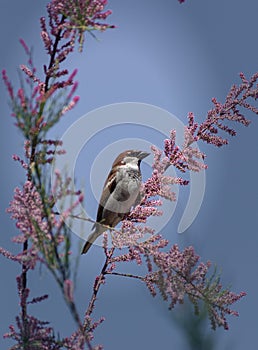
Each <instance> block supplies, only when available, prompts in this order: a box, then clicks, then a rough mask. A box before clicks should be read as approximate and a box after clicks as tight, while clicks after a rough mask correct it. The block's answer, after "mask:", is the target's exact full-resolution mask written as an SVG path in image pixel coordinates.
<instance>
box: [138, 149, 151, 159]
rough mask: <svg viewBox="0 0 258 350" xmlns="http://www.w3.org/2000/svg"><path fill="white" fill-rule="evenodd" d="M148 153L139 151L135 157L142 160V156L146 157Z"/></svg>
mask: <svg viewBox="0 0 258 350" xmlns="http://www.w3.org/2000/svg"><path fill="white" fill-rule="evenodd" d="M149 155H150V153H147V152H142V151H139V153H138V155H137V158H138V159H140V160H143V159H144V158H146V157H148V156H149Z"/></svg>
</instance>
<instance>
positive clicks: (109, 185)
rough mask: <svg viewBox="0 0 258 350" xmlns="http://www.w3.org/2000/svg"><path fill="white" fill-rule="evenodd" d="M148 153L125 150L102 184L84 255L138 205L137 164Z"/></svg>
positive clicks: (139, 179)
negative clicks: (93, 222)
mask: <svg viewBox="0 0 258 350" xmlns="http://www.w3.org/2000/svg"><path fill="white" fill-rule="evenodd" d="M149 155H150V153H147V152H144V151H139V150H126V151H124V152H122V153H120V154H119V155H118V156H117V157H116V159H115V160H114V162H113V164H112V168H111V170H110V172H109V174H108V177H107V179H106V181H105V183H104V186H103V190H102V195H101V198H100V201H99V206H98V211H97V218H96V222H95V224H94V225H93V232H92V233H91V234H90V235H89V237H88V239H87V242H86V243H85V244H84V247H83V249H82V252H81V254H86V253H87V252H88V250H89V249H90V247H91V246H92V244H93V243H94V241H95V240H96V239H97V238H98V237H99V236H100V235H101V234H102V233H104V232H105V231H107V230H108V228H109V227H110V228H114V227H115V226H116V225H117V224H118V223H119V222H120V221H121V220H123V218H124V217H125V216H126V215H127V214H129V213H130V210H131V208H132V207H133V206H135V205H136V204H138V202H139V198H140V187H141V181H142V175H141V169H140V164H141V161H142V160H143V159H144V158H146V157H147V156H149Z"/></svg>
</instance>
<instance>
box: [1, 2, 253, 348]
mask: <svg viewBox="0 0 258 350" xmlns="http://www.w3.org/2000/svg"><path fill="white" fill-rule="evenodd" d="M46 4H47V1H40V2H35V1H33V0H26V1H23V2H22V1H15V2H13V1H7V0H2V1H1V3H0V26H1V31H0V40H1V41H0V42H1V56H0V68H1V70H2V69H3V68H5V69H6V70H7V73H8V75H9V77H10V79H11V80H12V81H13V82H14V85H15V86H16V87H17V86H18V82H19V81H18V78H17V76H18V74H17V71H18V67H19V64H21V63H26V57H25V55H24V53H23V49H22V48H21V45H20V44H19V38H23V39H24V40H25V41H26V43H27V44H28V46H33V51H34V62H35V64H36V66H37V68H38V72H39V74H41V72H42V65H43V64H44V63H45V62H46V60H47V55H46V54H45V51H44V48H43V45H42V43H41V40H40V27H39V18H40V17H41V16H45V15H46V10H45V5H46ZM108 7H109V8H110V9H112V11H113V15H112V16H110V17H109V18H108V23H111V24H115V25H116V26H117V28H116V29H113V30H109V31H107V32H105V33H103V34H97V36H98V38H99V41H96V40H94V39H93V38H92V37H91V36H89V35H88V36H87V38H86V46H85V49H84V51H83V53H82V54H79V53H77V52H75V53H74V54H73V55H72V56H70V59H69V60H68V61H67V63H66V66H67V67H68V68H69V69H71V70H72V69H73V68H78V70H79V72H78V76H77V78H78V81H79V88H78V91H77V94H78V95H80V103H79V105H78V106H77V108H76V109H74V110H73V111H71V112H69V114H67V115H66V116H65V117H64V118H63V119H62V121H61V122H60V123H59V125H58V126H57V127H56V128H55V130H53V131H52V135H54V136H58V137H60V136H61V135H63V133H64V132H65V131H66V130H67V128H68V127H69V126H71V125H72V124H73V123H74V122H75V121H76V120H78V118H80V117H81V116H83V115H85V114H86V113H88V112H90V111H92V110H93V109H96V108H98V107H102V106H105V105H108V104H111V103H117V102H141V103H148V104H152V105H155V106H158V107H160V108H163V109H165V110H167V111H169V112H170V113H173V114H174V115H176V116H177V117H178V118H179V119H180V120H181V121H182V122H183V123H186V116H187V113H188V112H189V111H192V112H194V114H195V115H196V117H197V120H198V121H200V122H201V121H202V120H204V118H205V116H206V113H207V111H208V110H209V109H210V108H212V104H211V98H212V97H217V98H218V100H220V101H224V99H225V96H226V94H227V92H228V90H229V89H230V87H231V85H232V84H233V83H237V84H238V83H239V82H240V80H239V78H238V73H239V72H244V73H245V74H246V75H247V76H248V77H250V75H251V74H253V73H254V72H256V71H257V68H258V66H257V63H258V47H257V13H258V3H257V1H256V0H249V1H246V2H244V1H241V0H227V1H223V0H217V1H211V0H195V1H191V0H188V1H186V3H185V4H182V5H180V4H179V3H178V2H177V1H176V0H161V1H159V2H158V1H149V0H141V1H138V0H131V1H130V2H129V1H127V2H126V1H123V2H121V1H119V0H110V1H109V6H108ZM7 100H8V98H7V93H6V91H5V88H4V86H3V83H2V81H1V82H0V101H1V128H0V133H1V137H0V143H1V148H0V149H1V164H2V166H1V172H2V173H1V178H2V181H1V182H0V186H1V189H0V193H1V210H0V220H1V235H0V245H1V246H3V247H5V248H6V249H9V250H11V251H13V250H15V251H17V252H18V247H16V246H13V244H12V243H11V237H13V236H14V235H15V234H16V233H17V232H16V229H15V225H14V222H12V221H11V220H10V218H9V215H7V214H6V213H5V209H6V207H8V205H9V202H10V200H11V198H12V195H13V190H14V188H15V187H16V186H17V185H21V184H22V183H23V180H24V173H23V171H22V170H21V169H20V167H19V165H18V164H17V163H15V162H14V161H13V160H12V155H13V154H14V153H16V154H19V155H22V152H23V140H22V137H21V135H20V134H19V133H18V131H17V130H16V128H15V127H14V125H13V123H14V120H13V119H12V118H11V117H10V109H9V106H8V102H7ZM247 117H249V119H251V120H252V124H251V125H250V126H249V127H248V128H244V127H242V126H238V125H236V126H234V127H235V129H236V131H237V134H238V135H237V137H235V138H234V139H231V140H230V142H229V145H228V146H225V147H224V148H222V149H215V148H214V147H212V146H207V145H203V144H199V146H200V148H201V150H203V151H204V152H205V153H206V154H207V164H208V167H209V168H208V170H207V172H206V191H205V196H204V200H203V203H202V206H201V209H200V212H199V214H198V216H197V218H196V219H195V221H194V223H193V224H192V225H191V227H190V228H189V229H188V230H187V231H186V232H185V233H183V234H178V233H177V227H178V223H179V221H180V217H181V215H182V212H183V208H184V206H185V197H186V194H185V195H184V194H183V195H182V201H181V200H180V198H181V197H180V198H179V203H178V206H177V209H176V211H175V215H174V217H173V218H172V220H171V221H170V222H169V223H168V224H167V225H166V226H165V228H164V229H163V233H164V235H165V236H166V238H168V239H169V240H170V242H171V243H178V244H179V245H180V247H182V248H183V247H184V246H187V245H193V246H194V247H195V249H196V251H197V252H198V254H200V256H201V259H202V260H204V261H206V260H210V261H211V262H212V263H214V264H216V265H217V266H218V270H220V271H221V272H222V283H223V285H224V286H229V285H230V286H231V289H232V290H233V291H235V292H241V291H245V292H247V296H246V297H245V298H244V299H242V300H241V301H240V302H239V303H237V304H236V305H234V306H233V307H234V308H235V309H237V310H238V311H239V313H240V317H239V318H235V317H231V318H230V319H229V326H230V329H229V331H224V330H223V329H219V330H217V331H216V332H213V331H211V330H210V326H209V322H208V321H207V320H206V319H205V317H204V316H203V315H202V317H201V318H195V317H194V316H193V315H192V314H193V312H192V310H190V311H189V307H188V304H186V305H184V306H183V307H178V308H176V310H174V311H172V312H170V311H168V309H167V305H166V303H165V302H163V301H162V300H161V298H159V297H158V298H156V299H153V298H152V297H151V296H150V295H149V292H148V291H147V289H146V287H145V286H144V285H142V284H140V283H139V282H138V281H134V280H128V279H119V278H116V277H115V276H110V278H108V279H107V282H106V284H105V285H104V286H103V288H102V289H101V293H100V295H99V299H98V302H97V308H96V311H95V315H94V316H95V317H96V318H98V317H100V316H104V317H105V318H106V321H105V322H104V323H103V324H102V325H101V326H100V327H99V328H98V329H97V331H96V333H95V336H96V343H97V344H99V343H102V344H103V345H104V347H105V349H120V348H123V349H124V350H129V349H132V348H134V349H148V350H152V349H157V348H168V347H169V348H176V349H180V350H193V349H203V350H206V349H207V350H213V349H214V350H218V349H220V350H227V349H234V350H242V349H244V348H246V349H248V350H255V349H256V348H257V345H256V344H257V313H258V300H257V295H258V281H257V270H258V255H257V243H258V233H257V227H258V225H257V224H258V204H257V202H258V184H257V180H256V179H257V171H258V159H257V151H258V139H257V135H258V120H256V119H257V117H256V116H255V115H247ZM96 122H98V123H100V125H101V121H96ZM168 131H169V130H168ZM123 132H124V134H125V135H126V136H127V137H130V135H132V136H134V135H135V132H136V131H135V129H132V130H129V131H128V130H123ZM123 132H122V131H121V130H115V129H114V130H111V136H109V137H110V140H111V141H110V142H113V141H114V140H117V133H120V134H121V135H123ZM145 132H146V135H145ZM112 133H113V134H112ZM139 135H140V136H141V137H142V138H146V139H147V140H148V141H149V142H152V140H153V135H151V134H149V132H148V131H146V130H144V129H143V130H142V131H141V132H139ZM105 137H106V136H104V138H105ZM104 138H103V135H101V134H99V135H96V139H95V141H94V140H93V141H94V142H95V143H94V142H92V143H89V144H88V145H87V147H88V148H87V147H86V148H85V149H84V152H85V157H83V156H80V157H79V158H78V165H77V172H76V178H77V179H78V183H79V184H80V183H83V184H85V187H86V186H87V184H88V183H89V175H90V167H91V162H92V160H94V158H96V157H97V155H98V153H97V152H99V149H101V147H105V146H106V144H105V142H104V141H103V140H104ZM155 140H156V139H155ZM96 144H97V145H98V147H99V149H96V148H95V145H96ZM157 145H158V146H159V147H162V140H159V139H158V137H157ZM86 155H89V157H87V156H86ZM105 176H106V172H104V171H103V175H102V177H103V180H101V181H102V183H103V181H104V179H105ZM102 183H101V185H100V188H101V187H102ZM180 190H181V189H180ZM186 191H187V190H186ZM86 202H87V196H86ZM90 203H91V201H90ZM96 208H97V202H96V201H92V204H91V207H90V209H89V210H90V211H91V213H92V215H93V216H94V213H95V212H96ZM79 241H80V240H79V238H78V237H77V236H76V235H74V253H75V252H76V251H77V246H78V244H79ZM0 261H1V262H0V266H1V267H0V280H1V281H2V283H1V289H0V294H1V298H0V310H1V316H0V334H1V335H0V348H1V349H7V348H8V347H9V346H11V344H12V343H11V342H9V341H7V340H3V339H2V334H3V333H5V332H7V331H8V325H9V324H11V323H14V322H15V316H16V314H17V313H18V312H19V306H18V298H17V290H16V281H15V276H16V275H18V274H19V273H20V271H19V269H18V266H16V265H15V264H14V263H12V262H11V261H7V260H6V259H4V258H3V257H0ZM102 261H103V253H102V251H101V249H100V248H99V247H93V248H92V251H90V253H89V254H88V255H87V256H86V257H83V258H82V259H81V262H80V266H79V271H78V283H77V289H76V298H77V300H78V304H79V305H80V308H81V313H82V314H83V310H84V309H85V305H87V303H88V300H89V296H90V293H91V288H92V283H93V280H94V277H95V276H96V274H97V273H99V271H100V268H101V264H102ZM127 269H128V271H129V270H130V271H132V272H133V271H134V269H135V267H134V265H133V264H132V266H130V267H127ZM28 278H29V286H30V288H31V290H32V293H33V296H36V295H38V294H40V295H41V294H45V293H48V294H49V295H50V297H49V300H47V301H45V302H44V304H38V305H35V306H32V307H31V310H30V312H31V313H32V314H35V315H36V316H38V317H40V318H41V319H43V320H48V321H50V322H51V324H52V325H54V327H55V329H56V331H58V332H59V333H60V334H61V335H63V336H65V335H69V334H70V333H71V332H72V331H73V330H74V324H73V321H72V319H71V318H70V316H69V313H68V311H67V309H66V307H65V306H64V303H63V301H62V298H61V294H60V291H59V290H58V288H57V287H56V286H55V283H54V281H53V279H52V277H51V276H48V274H47V273H46V272H45V271H44V270H43V271H42V272H40V273H39V274H37V275H36V274H35V275H33V273H30V274H29V276H28Z"/></svg>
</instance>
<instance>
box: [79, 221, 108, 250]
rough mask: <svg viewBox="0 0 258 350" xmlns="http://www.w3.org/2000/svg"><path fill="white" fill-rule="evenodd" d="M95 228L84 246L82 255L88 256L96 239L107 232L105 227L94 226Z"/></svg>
mask: <svg viewBox="0 0 258 350" xmlns="http://www.w3.org/2000/svg"><path fill="white" fill-rule="evenodd" d="M94 227H95V229H94V231H93V232H92V233H91V234H90V235H89V237H88V239H87V242H86V243H85V244H84V246H83V249H82V252H81V254H86V253H87V252H88V250H89V249H90V247H91V246H92V244H93V243H94V242H95V241H96V239H97V238H98V237H99V236H100V235H101V234H102V233H103V232H104V231H105V229H103V227H101V226H100V225H97V226H96V225H94Z"/></svg>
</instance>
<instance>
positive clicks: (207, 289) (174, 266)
mask: <svg viewBox="0 0 258 350" xmlns="http://www.w3.org/2000/svg"><path fill="white" fill-rule="evenodd" d="M153 262H154V264H155V266H156V267H157V269H153V271H151V272H149V273H148V274H147V275H146V277H145V278H144V281H145V283H146V285H147V287H148V288H149V290H150V292H151V294H152V295H153V296H155V295H156V288H158V290H159V292H160V294H161V296H162V297H163V299H164V300H169V301H170V305H169V308H173V307H174V306H175V304H177V303H183V302H184V299H185V296H186V295H187V296H188V297H189V299H190V300H191V302H192V303H193V305H195V307H196V308H197V311H198V303H199V301H202V302H203V303H204V304H205V306H206V307H207V311H208V314H209V318H210V321H211V325H212V328H213V329H215V328H216V327H218V326H222V327H224V328H225V329H228V323H227V321H226V316H227V315H234V316H237V315H238V314H237V312H235V311H232V310H231V309H230V308H229V306H230V305H232V304H233V303H235V302H236V301H238V300H239V299H240V298H242V297H243V296H245V295H246V294H245V293H244V292H242V293H240V294H235V293H232V292H230V291H229V290H222V286H221V285H220V283H219V281H218V279H215V280H213V279H212V277H211V278H208V277H207V273H208V270H209V268H210V266H211V263H210V262H207V263H205V264H204V263H199V256H198V255H197V254H196V253H195V251H194V248H193V247H188V248H185V249H184V250H183V251H182V252H181V251H180V250H179V248H178V246H177V245H174V246H172V248H171V249H170V250H169V251H168V252H158V253H156V254H154V255H153Z"/></svg>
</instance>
